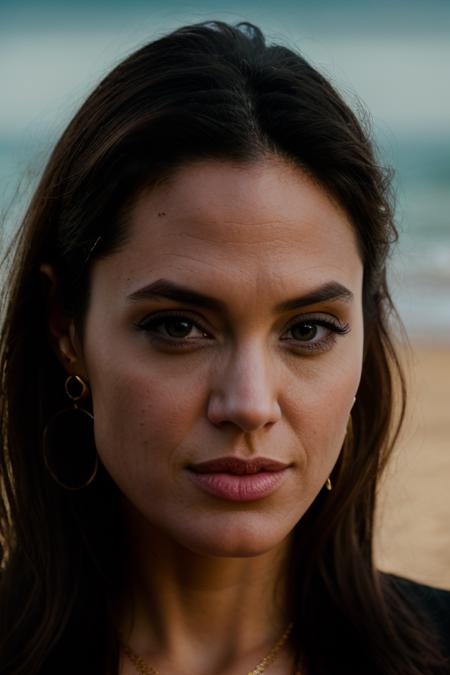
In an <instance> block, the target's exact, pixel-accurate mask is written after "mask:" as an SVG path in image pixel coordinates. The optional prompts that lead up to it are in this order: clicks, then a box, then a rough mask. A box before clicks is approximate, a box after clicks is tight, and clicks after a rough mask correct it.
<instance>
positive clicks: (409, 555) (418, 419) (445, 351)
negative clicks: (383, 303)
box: [376, 343, 450, 589]
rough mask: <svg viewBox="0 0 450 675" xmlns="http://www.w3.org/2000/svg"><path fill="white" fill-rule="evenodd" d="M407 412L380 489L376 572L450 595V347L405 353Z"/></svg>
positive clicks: (427, 346) (415, 347)
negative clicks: (398, 576)
mask: <svg viewBox="0 0 450 675" xmlns="http://www.w3.org/2000/svg"><path fill="white" fill-rule="evenodd" d="M405 358H406V361H407V370H408V386H409V389H408V392H409V409H408V414H407V419H406V423H405V427H404V430H403V433H402V435H401V438H400V440H399V442H398V445H397V449H396V452H395V455H394V456H393V458H392V459H393V461H392V462H391V465H390V466H389V467H388V470H387V474H386V477H385V480H384V483H383V486H382V490H381V494H380V499H379V510H378V526H377V536H376V555H377V562H378V566H379V567H380V568H381V569H384V570H386V571H390V572H395V573H398V574H401V575H404V576H407V577H409V578H412V579H415V580H417V581H421V582H424V583H428V584H431V585H434V586H440V587H443V588H449V589H450V344H448V345H434V344H433V343H429V344H424V343H422V344H413V346H412V353H411V354H409V355H408V354H407V353H405Z"/></svg>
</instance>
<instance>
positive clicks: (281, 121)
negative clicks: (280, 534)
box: [0, 22, 439, 675]
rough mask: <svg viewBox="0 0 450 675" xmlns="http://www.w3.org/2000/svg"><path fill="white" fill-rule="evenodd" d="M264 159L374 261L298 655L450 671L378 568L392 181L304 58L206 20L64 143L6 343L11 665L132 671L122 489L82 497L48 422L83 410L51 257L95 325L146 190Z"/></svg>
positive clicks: (85, 114) (399, 385)
mask: <svg viewBox="0 0 450 675" xmlns="http://www.w3.org/2000/svg"><path fill="white" fill-rule="evenodd" d="M267 154H276V155H278V156H281V157H283V158H285V159H287V160H288V161H291V162H293V163H294V164H295V165H297V166H299V167H301V168H302V169H304V170H305V171H307V172H308V173H309V174H310V175H311V176H312V177H314V179H315V180H317V181H318V182H319V184H321V185H322V186H323V187H324V188H325V189H326V190H327V191H328V192H329V193H330V194H331V195H332V196H333V197H334V198H335V199H336V200H337V201H338V203H339V204H340V205H341V206H342V207H343V208H344V209H345V211H346V213H347V214H348V217H349V218H350V221H351V223H352V224H353V227H354V229H355V233H356V235H357V241H358V243H359V247H360V251H361V256H362V260H363V263H364V285H363V311H364V321H365V349H364V364H363V372H362V379H361V384H360V387H359V390H358V396H357V402H356V404H355V406H354V408H353V413H352V418H353V431H352V434H350V435H349V436H348V438H347V441H346V443H345V445H344V447H343V449H342V452H341V455H340V458H339V460H338V463H337V465H336V467H335V469H334V472H333V477H332V478H333V483H334V485H335V488H334V490H333V491H332V493H330V494H327V495H326V497H325V495H324V494H322V493H321V494H319V495H318V497H317V498H316V499H315V501H314V503H313V504H312V506H311V507H310V509H309V510H308V512H307V513H306V515H305V516H304V517H303V518H302V520H301V521H300V523H299V524H298V525H297V527H296V532H295V546H294V552H293V556H292V565H291V579H290V588H291V591H292V593H291V598H292V613H293V618H294V622H295V632H296V635H295V644H296V646H297V649H298V656H299V659H300V662H301V664H302V667H303V668H304V672H305V673H311V675H318V674H325V673H326V674H327V675H332V674H333V673H342V672H345V673H347V674H350V673H361V672H364V674H365V675H381V674H383V675H404V674H405V673H408V675H419V674H420V675H425V674H428V675H431V674H432V673H438V672H439V670H438V666H437V665H436V663H437V656H436V654H437V653H435V651H434V650H433V647H432V646H431V645H432V641H431V639H429V638H427V637H426V636H425V635H424V631H423V629H422V627H419V626H418V625H416V623H415V619H414V617H413V615H412V613H411V612H409V611H408V609H407V607H406V606H404V605H403V604H402V603H401V601H400V599H399V598H398V597H396V595H395V592H394V590H393V589H390V588H389V585H388V583H387V581H386V580H384V577H383V576H382V575H380V574H379V573H378V572H377V571H376V570H375V569H374V566H373V556H372V535H373V519H374V509H375V498H376V490H377V484H378V480H379V477H380V475H381V472H382V470H383V468H384V466H385V464H386V461H387V459H388V456H389V453H390V451H391V448H392V445H393V442H394V441H395V438H396V435H397V433H398V430H399V425H400V422H401V419H402V416H403V411H404V394H405V391H404V389H405V388H404V380H403V377H402V373H401V369H400V366H399V362H398V359H397V356H396V353H395V349H394V346H393V343H392V340H391V337H390V332H389V327H388V319H389V315H390V314H392V312H393V306H392V302H391V298H390V296H389V292H388V288H387V284H386V261H387V258H388V254H389V250H390V247H391V244H392V243H393V242H394V241H395V240H396V230H395V226H394V224H393V214H392V206H391V198H390V192H389V184H390V183H389V176H388V174H387V172H386V171H383V170H382V169H381V168H380V166H379V165H378V162H377V160H376V158H375V156H374V153H373V148H372V145H371V143H370V140H369V138H368V135H367V133H366V132H365V130H364V129H363V126H362V124H361V123H359V122H358V120H357V119H356V117H355V115H354V114H353V113H352V112H351V110H350V109H349V107H348V106H347V105H346V104H345V103H344V102H343V100H342V99H341V98H340V96H339V95H338V94H337V93H336V91H335V90H334V89H333V87H332V86H331V85H330V83H329V82H328V81H327V80H326V79H324V77H322V75H320V74H319V73H318V72H317V71H316V70H315V69H314V68H312V67H311V66H310V65H309V64H308V63H307V61H305V60H304V58H302V56H300V55H299V54H297V53H294V52H293V51H291V50H289V49H287V48H285V47H282V46H278V45H272V46H270V45H269V46H268V45H266V43H265V39H264V36H263V34H262V33H261V31H260V30H259V29H258V28H256V27H255V26H252V25H250V24H239V25H238V26H236V27H233V26H230V25H227V24H225V23H220V22H209V23H204V24H198V25H193V26H186V27H183V28H181V29H179V30H177V31H175V32H173V33H171V34H169V35H167V36H166V37H163V38H161V39H159V40H157V41H155V42H153V43H150V44H148V45H146V46H144V47H143V48H141V49H140V50H139V51H137V52H136V53H134V54H132V55H131V56H130V57H129V58H127V59H126V60H125V61H124V62H123V63H121V64H120V65H119V66H117V67H116V68H115V69H114V70H113V71H112V72H111V73H110V74H109V75H108V76H107V77H106V78H105V79H104V80H103V81H102V82H101V83H100V84H99V85H98V87H97V88H96V89H95V91H94V92H93V93H92V94H91V96H90V97H89V98H88V99H87V101H86V102H85V103H84V105H83V106H82V108H81V109H80V111H79V112H78V113H77V114H76V116H75V118H74V119H73V121H72V122H71V123H70V125H69V126H68V128H67V130H66V131H65V132H64V134H63V136H62V138H61V139H60V141H59V142H58V144H57V145H56V147H55V149H54V152H53V154H52V156H51V158H50V160H49V162H48V165H47V168H46V170H45V172H44V174H43V177H42V179H41V182H40V184H39V186H38V188H37V190H36V192H35V195H34V197H33V199H32V202H31V204H30V207H29V210H28V212H27V214H26V217H25V219H24V222H23V224H22V227H21V229H20V230H19V232H18V235H17V237H16V242H15V245H14V255H13V258H12V267H11V271H10V275H9V280H8V284H7V286H6V287H5V290H4V303H3V310H2V311H3V329H2V334H1V343H0V358H1V400H0V406H1V422H0V424H1V439H2V454H1V472H2V474H1V475H2V484H1V496H2V502H1V512H0V519H1V535H0V536H1V539H0V542H1V547H2V578H1V585H0V640H1V647H0V655H1V656H0V663H1V666H0V670H1V672H2V673H14V674H15V675H25V673H26V674H27V675H38V674H44V673H53V672H58V673H62V672H64V673H65V674H66V675H69V674H72V673H73V674H74V675H75V673H77V674H79V673H81V672H83V673H96V674H97V675H100V674H101V673H102V674H103V675H115V674H116V673H117V669H118V658H119V645H118V638H117V634H116V626H115V621H114V616H115V615H114V598H115V596H117V593H118V591H119V589H120V588H121V585H122V584H123V583H124V578H125V573H124V569H125V564H126V561H125V560H124V558H123V555H122V554H121V551H122V546H123V544H122V542H123V537H124V536H125V532H124V531H123V530H121V509H120V502H119V494H118V490H117V488H116V486H115V485H114V484H113V482H112V480H111V479H110V477H109V476H108V474H107V473H106V471H105V470H104V469H103V468H102V467H101V468H100V471H99V474H98V476H97V479H96V480H95V481H94V482H93V483H92V484H91V485H90V486H89V487H87V488H86V489H84V490H80V491H79V492H68V491H65V490H63V489H62V488H61V487H60V486H58V485H57V484H56V483H55V482H54V481H53V480H52V478H51V477H50V476H49V474H48V472H47V471H46V468H45V464H44V461H43V453H42V433H43V429H44V427H45V425H46V423H47V422H48V420H49V419H50V417H51V415H52V414H54V413H55V412H56V411H58V410H61V409H62V408H64V407H66V402H65V397H64V379H65V375H66V373H65V371H64V369H63V368H62V366H61V365H60V364H59V362H58V361H57V359H56V357H55V355H54V353H53V351H52V349H51V347H50V345H49V340H48V338H47V310H46V302H47V291H48V289H47V288H45V284H44V283H43V282H42V281H41V276H40V273H39V267H40V264H41V263H43V262H49V263H51V264H52V265H53V266H54V268H55V269H56V270H57V273H58V275H59V281H60V293H61V302H62V303H63V306H64V308H65V311H66V312H67V314H68V315H69V316H71V317H73V318H75V320H76V322H77V325H78V326H79V328H80V332H81V333H82V328H83V317H84V313H85V309H86V307H87V303H88V301H89V273H90V269H91V266H92V264H93V262H94V261H95V260H97V259H98V258H99V257H102V256H107V255H108V254H110V253H111V252H112V251H113V250H116V249H117V248H118V247H120V246H121V245H122V244H123V242H124V241H126V237H127V227H126V226H127V218H126V216H127V205H129V204H130V203H131V200H132V199H133V195H135V194H136V191H137V190H138V189H139V188H141V187H142V186H143V185H151V184H152V183H154V182H156V181H158V180H160V179H161V178H163V177H165V176H167V175H169V174H170V173H171V172H173V171H174V169H175V168H176V167H177V166H179V165H180V164H184V163H186V162H189V161H190V160H194V159H198V158H220V159H226V160H233V161H237V162H241V163H242V162H243V163H245V162H248V161H252V160H255V159H258V158H260V157H262V156H264V155H267ZM99 237H100V239H99ZM394 398H395V401H397V402H399V403H397V405H394ZM394 408H395V409H396V412H394ZM302 672H303V671H302Z"/></svg>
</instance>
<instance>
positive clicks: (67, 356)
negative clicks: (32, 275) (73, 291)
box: [39, 263, 82, 375]
mask: <svg viewBox="0 0 450 675" xmlns="http://www.w3.org/2000/svg"><path fill="white" fill-rule="evenodd" d="M39 270H40V272H41V275H42V279H43V289H44V295H46V297H47V328H48V337H49V341H50V343H51V345H52V347H53V350H54V352H55V354H56V357H57V358H58V360H59V361H60V363H61V364H62V366H63V367H64V368H65V370H66V371H67V372H68V373H70V374H71V375H72V374H80V373H81V371H82V366H81V361H80V357H81V355H80V354H79V353H78V349H77V339H76V329H75V323H74V320H73V318H72V317H70V316H68V315H67V313H66V312H65V311H64V308H63V302H62V297H61V293H60V286H59V280H58V275H57V274H56V271H55V269H54V268H53V267H52V266H51V265H49V264H47V263H45V264H42V265H41V266H40V268H39Z"/></svg>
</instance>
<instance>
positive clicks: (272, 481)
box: [189, 457, 289, 502]
mask: <svg viewBox="0 0 450 675" xmlns="http://www.w3.org/2000/svg"><path fill="white" fill-rule="evenodd" d="M288 468H289V464H284V463H282V462H278V461H275V460H272V459H267V458H265V457H257V458H255V459H250V460H244V459H240V458H239V457H221V458H219V459H213V460H210V461H207V462H200V463H198V464H193V465H191V466H190V467H189V475H190V477H191V479H192V480H193V481H194V483H196V484H197V485H198V486H199V487H200V488H202V489H203V490H204V491H205V492H208V493H209V494H212V495H214V496H216V497H220V498H222V499H227V500H229V501H236V502H249V501H254V500H256V499H262V498H263V497H267V496H268V495H270V494H271V493H272V492H274V491H275V490H276V489H277V488H278V487H279V485H280V484H281V483H282V481H283V480H284V478H285V475H286V473H287V469H288Z"/></svg>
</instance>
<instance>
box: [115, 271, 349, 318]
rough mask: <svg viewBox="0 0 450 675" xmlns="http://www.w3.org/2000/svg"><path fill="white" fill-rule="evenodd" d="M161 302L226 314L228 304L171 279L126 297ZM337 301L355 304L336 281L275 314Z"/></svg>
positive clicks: (281, 306) (285, 304) (293, 300)
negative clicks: (171, 301) (184, 304)
mask: <svg viewBox="0 0 450 675" xmlns="http://www.w3.org/2000/svg"><path fill="white" fill-rule="evenodd" d="M161 298H165V299H167V300H175V301H176V302H180V303H186V304H188V305H195V306H196V307H203V308H205V309H210V310H214V311H220V312H224V311H225V309H226V304H225V303H224V302H223V301H222V300H219V299H218V298H214V297H212V296H210V295H205V294H204V293H199V292H198V291H194V290H192V289H191V288H187V287H186V286H181V285H179V284H177V283H175V282H173V281H169V280H168V279H158V280H157V281H154V282H153V283H151V284H148V285H147V286H144V287H143V288H140V289H139V290H137V291H134V293H131V295H129V296H128V297H127V300H128V301H130V302H138V301H140V300H159V299H161ZM337 300H341V301H344V302H351V301H352V300H353V293H352V292H351V291H350V290H349V289H348V288H346V287H345V286H343V285H342V284H340V283H338V282H337V281H329V282H327V283H325V284H323V285H322V286H319V287H318V288H315V289H314V290H312V291H310V292H309V293H306V294H305V295H301V296H298V297H296V298H291V299H290V300H285V301H284V302H281V303H279V304H278V305H276V306H275V308H274V311H275V312H276V313H279V312H288V311H290V310H294V309H299V308H301V307H308V306H309V305H316V304H318V303H321V302H326V301H328V302H330V301H331V302H333V301H337Z"/></svg>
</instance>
